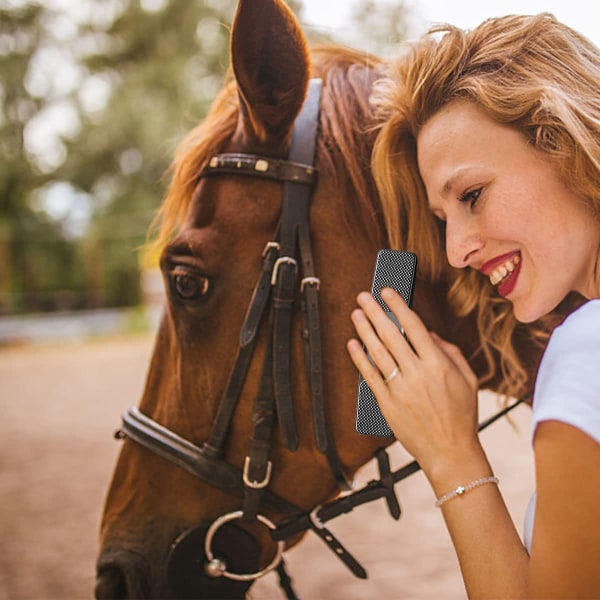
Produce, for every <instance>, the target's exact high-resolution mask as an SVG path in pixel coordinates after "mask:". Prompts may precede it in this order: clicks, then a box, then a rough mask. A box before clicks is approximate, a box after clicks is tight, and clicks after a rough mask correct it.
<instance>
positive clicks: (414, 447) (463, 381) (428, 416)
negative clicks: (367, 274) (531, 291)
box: [347, 288, 483, 477]
mask: <svg viewBox="0 0 600 600" xmlns="http://www.w3.org/2000/svg"><path fill="white" fill-rule="evenodd" d="M381 297H382V298H383V300H384V301H385V303H386V304H387V305H388V307H389V308H390V309H391V311H392V312H393V313H394V315H395V317H396V318H397V319H398V321H399V323H401V325H402V328H403V329H404V331H405V333H406V336H407V338H408V339H409V340H410V344H409V343H408V342H407V340H406V339H405V338H404V336H403V335H402V334H401V332H400V331H399V330H398V328H397V327H396V325H395V324H394V323H393V322H392V321H391V319H389V318H388V317H387V316H386V314H385V312H384V310H383V309H382V308H381V306H380V305H379V304H378V303H377V302H376V301H375V299H374V298H373V297H372V296H371V294H369V293H367V292H362V293H361V294H359V296H358V299H357V301H358V304H359V306H360V308H359V309H356V310H355V311H353V313H352V322H353V323H354V326H355V328H356V331H357V333H358V335H359V337H360V338H361V340H362V341H363V343H364V345H365V347H366V349H367V350H368V352H369V355H370V357H371V359H372V360H373V362H374V365H373V363H372V362H371V361H369V358H368V357H367V355H366V353H365V351H364V349H363V347H362V345H361V344H360V342H359V341H358V340H355V339H354V340H350V341H349V342H348V346H347V347H348V352H349V354H350V357H351V358H352V361H353V362H354V364H355V365H356V367H357V368H358V370H359V371H360V373H361V374H362V376H363V377H364V379H365V381H366V382H367V384H368V385H369V387H370V388H371V390H372V391H373V393H374V394H375V397H376V398H377V401H378V402H379V406H380V408H381V411H382V413H383V416H384V417H385V419H386V421H387V422H388V424H389V426H390V428H391V429H392V430H393V432H394V434H395V436H396V438H397V439H398V440H399V441H400V442H401V443H402V444H403V445H404V447H405V448H406V449H407V450H408V452H410V453H411V454H412V455H413V456H414V457H415V458H416V459H417V461H418V462H419V464H420V465H421V467H422V468H423V470H424V471H425V473H426V474H427V475H428V476H429V477H430V475H431V472H432V470H439V469H444V468H445V467H444V465H446V464H448V463H450V464H452V463H455V462H456V461H462V460H465V459H467V457H468V455H469V453H472V452H475V454H477V455H478V456H479V457H481V455H482V453H483V451H482V450H481V446H480V445H479V441H478V438H477V389H478V385H477V377H476V375H475V374H474V373H473V371H472V370H471V368H470V366H469V364H468V363H467V361H466V359H465V358H464V356H463V355H462V353H461V351H460V350H459V348H458V347H456V346H455V345H453V344H450V343H449V342H446V341H444V340H442V339H441V338H440V337H439V336H437V335H436V334H435V333H430V332H429V331H428V330H427V328H426V327H425V325H424V324H423V322H422V321H421V319H420V318H419V317H418V316H417V315H416V313H414V312H413V311H412V310H410V309H409V308H408V306H407V305H406V303H405V302H404V300H403V299H402V297H401V296H400V295H399V294H398V293H396V292H395V291H394V290H391V289H389V288H387V289H384V290H382V292H381ZM395 369H398V371H399V372H398V375H397V376H394V377H392V378H390V380H389V381H388V383H386V378H389V377H390V375H391V374H392V373H394V370H395Z"/></svg>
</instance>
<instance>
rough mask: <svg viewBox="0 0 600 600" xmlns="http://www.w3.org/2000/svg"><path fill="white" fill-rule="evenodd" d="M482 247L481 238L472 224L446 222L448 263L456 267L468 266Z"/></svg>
mask: <svg viewBox="0 0 600 600" xmlns="http://www.w3.org/2000/svg"><path fill="white" fill-rule="evenodd" d="M482 247H483V240H482V238H481V236H480V234H479V232H478V231H477V230H476V228H475V227H474V226H473V225H470V224H468V223H456V222H451V221H450V220H449V221H448V222H447V223H446V255H447V257H448V262H449V263H450V265H452V266H453V267H455V268H457V269H464V268H465V267H468V266H469V265H470V264H471V263H472V261H473V259H474V258H475V256H476V255H477V252H478V251H479V250H480V249H481V248H482Z"/></svg>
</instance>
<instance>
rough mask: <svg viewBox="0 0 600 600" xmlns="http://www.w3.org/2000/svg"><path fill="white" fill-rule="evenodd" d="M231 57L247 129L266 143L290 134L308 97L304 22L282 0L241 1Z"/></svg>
mask: <svg viewBox="0 0 600 600" xmlns="http://www.w3.org/2000/svg"><path fill="white" fill-rule="evenodd" d="M231 62H232V66H233V72H234V74H235V78H236V81H237V84H238V89H239V95H240V100H241V107H242V115H243V117H242V118H243V127H244V130H245V131H244V132H245V133H246V134H250V135H253V136H255V137H256V138H258V140H260V141H261V142H264V141H266V140H267V139H272V138H275V139H281V138H282V137H284V136H285V135H286V134H287V133H288V132H289V131H290V130H291V128H292V125H293V123H294V120H295V118H296V116H297V114H298V112H299V111H300V108H301V107H302V104H303V102H304V97H305V94H306V89H307V86H308V73H309V56H308V47H307V42H306V38H305V36H304V33H303V32H302V30H301V29H300V24H299V23H298V20H297V19H296V17H295V16H294V14H293V13H292V11H291V10H290V9H289V8H288V7H287V6H286V5H285V4H284V2H283V1H282V0H240V2H239V4H238V9H237V13H236V16H235V20H234V23H233V31H232V34H231Z"/></svg>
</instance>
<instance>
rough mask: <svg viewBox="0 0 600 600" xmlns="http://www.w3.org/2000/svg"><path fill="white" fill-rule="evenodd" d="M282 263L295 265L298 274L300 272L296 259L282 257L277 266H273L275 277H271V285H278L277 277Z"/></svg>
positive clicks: (276, 262)
mask: <svg viewBox="0 0 600 600" xmlns="http://www.w3.org/2000/svg"><path fill="white" fill-rule="evenodd" d="M281 263H285V264H288V265H294V267H295V269H296V273H297V272H298V262H297V261H296V259H295V258H292V257H291V256H281V257H279V258H278V259H277V260H276V261H275V265H274V266H273V275H271V285H275V284H276V283H277V275H278V274H279V265H280V264H281Z"/></svg>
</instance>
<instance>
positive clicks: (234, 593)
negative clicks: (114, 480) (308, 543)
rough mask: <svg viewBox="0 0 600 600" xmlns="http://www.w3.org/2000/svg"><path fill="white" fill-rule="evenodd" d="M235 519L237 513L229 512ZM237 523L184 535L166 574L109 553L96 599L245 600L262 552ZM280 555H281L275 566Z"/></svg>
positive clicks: (100, 569)
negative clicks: (192, 599)
mask: <svg viewBox="0 0 600 600" xmlns="http://www.w3.org/2000/svg"><path fill="white" fill-rule="evenodd" d="M231 514H236V513H231ZM233 520H237V517H234V518H233V519H231V518H230V519H224V520H223V521H221V520H217V521H215V522H214V523H213V524H212V525H210V524H209V525H205V524H202V525H200V526H197V527H193V528H191V529H188V530H187V531H185V532H183V533H182V534H181V535H179V537H177V539H176V540H175V541H174V542H173V543H172V544H171V547H170V549H169V552H168V558H167V561H166V569H165V568H164V567H163V566H162V565H160V566H159V567H157V568H156V570H155V569H151V568H150V566H149V565H148V562H147V561H146V560H144V559H143V558H142V557H141V556H140V555H137V554H135V553H132V552H129V551H125V550H124V551H122V552H118V551H117V552H114V551H112V552H106V553H103V554H102V556H101V557H100V559H99V561H98V571H97V572H98V574H97V579H96V588H95V597H96V598H97V599H98V600H101V599H102V600H108V599H113V600H117V599H125V598H178V599H182V600H183V599H188V598H197V599H202V598H205V599H213V598H214V599H215V600H216V599H220V598H228V599H235V598H239V599H243V598H245V596H246V592H247V591H248V589H249V588H250V586H251V585H252V583H253V581H254V579H256V578H257V577H259V576H260V575H261V574H262V573H263V572H266V571H265V570H264V569H263V571H262V572H261V570H260V564H259V563H260V555H261V548H260V544H259V543H258V541H257V540H256V538H255V537H254V536H253V535H252V534H250V533H249V532H248V531H246V530H245V529H243V528H242V527H240V526H239V525H238V524H237V523H235V522H231V521H233ZM279 556H280V553H279V548H278V552H277V553H276V556H275V558H274V560H273V561H272V564H274V563H275V562H276V559H277V558H278V557H279Z"/></svg>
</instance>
